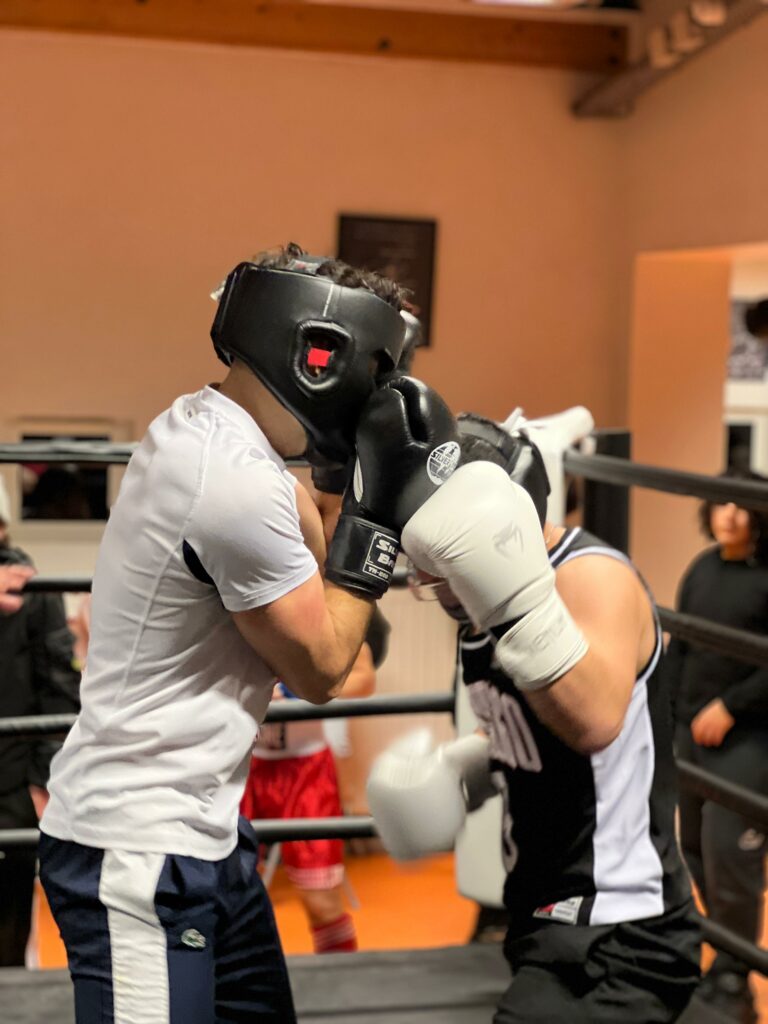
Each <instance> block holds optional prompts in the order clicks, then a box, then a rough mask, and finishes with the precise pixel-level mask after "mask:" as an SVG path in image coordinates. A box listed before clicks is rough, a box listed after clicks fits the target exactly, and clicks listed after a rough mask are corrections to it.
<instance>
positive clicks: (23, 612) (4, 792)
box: [0, 547, 80, 828]
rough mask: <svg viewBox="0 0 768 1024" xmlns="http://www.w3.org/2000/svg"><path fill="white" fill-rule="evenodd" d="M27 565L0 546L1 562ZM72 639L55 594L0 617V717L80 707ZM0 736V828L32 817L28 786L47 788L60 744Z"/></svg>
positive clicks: (30, 599)
mask: <svg viewBox="0 0 768 1024" xmlns="http://www.w3.org/2000/svg"><path fill="white" fill-rule="evenodd" d="M11 564H29V559H28V557H27V556H26V555H25V554H24V552H23V551H20V550H19V549H18V548H8V547H0V565H11ZM72 643H73V638H72V634H71V633H70V631H69V629H68V628H67V620H66V616H65V614H64V602H63V601H62V599H61V596H60V595H58V594H34V593H33V594H27V595H26V596H25V598H24V603H23V605H22V607H21V609H20V610H19V611H18V612H15V613H14V614H12V615H0V718H6V717H11V716H16V715H41V714H60V713H71V712H77V711H79V710H80V702H79V699H78V689H79V685H80V673H79V672H78V671H77V670H76V669H75V668H74V667H73V664H72V658H73V654H72ZM60 745H61V744H60V741H53V740H51V739H50V738H48V737H45V736H42V737H41V738H40V739H39V740H16V739H4V738H2V737H0V828H11V827H25V826H29V825H31V824H34V817H33V818H32V820H30V808H31V801H30V798H29V794H28V789H27V787H28V786H29V785H30V784H34V785H37V786H43V787H44V786H46V785H47V782H48V771H49V767H50V763H51V758H52V757H53V755H54V754H55V753H56V751H57V750H58V748H59V746H60Z"/></svg>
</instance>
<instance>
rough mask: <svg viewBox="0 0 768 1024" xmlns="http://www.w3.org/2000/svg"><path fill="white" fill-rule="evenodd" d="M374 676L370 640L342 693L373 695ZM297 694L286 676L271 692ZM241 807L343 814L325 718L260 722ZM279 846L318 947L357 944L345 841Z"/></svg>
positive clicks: (261, 814) (281, 814)
mask: <svg viewBox="0 0 768 1024" xmlns="http://www.w3.org/2000/svg"><path fill="white" fill-rule="evenodd" d="M377 661H378V659H377ZM375 684H376V673H375V667H374V657H373V653H372V648H371V645H369V644H368V643H364V644H363V646H362V648H361V650H360V654H359V655H358V658H357V661H356V662H355V664H354V667H353V668H352V671H351V672H350V674H349V676H348V678H347V681H346V683H345V684H344V689H343V691H342V694H341V696H342V698H345V697H367V696H369V695H370V694H371V693H373V690H374V687H375ZM291 697H292V694H291V693H290V691H289V690H287V689H286V688H285V687H284V686H283V684H282V683H278V684H277V685H276V686H275V690H274V693H273V700H286V699H291ZM240 810H241V813H242V814H244V815H245V816H246V817H247V818H249V819H250V820H254V819H258V818H332V817H337V816H339V815H341V814H342V808H341V800H340V797H339V784H338V778H337V775H336V765H335V762H334V759H333V753H332V751H331V748H330V747H329V745H328V742H327V739H326V737H325V733H324V730H323V723H322V721H321V720H315V721H307V722H291V723H287V722H275V723H271V724H268V725H264V726H262V729H261V732H260V734H259V738H258V739H257V741H256V745H255V747H254V751H253V759H252V761H251V770H250V774H249V777H248V782H247V784H246V787H245V794H244V796H243V801H242V803H241V806H240ZM280 852H281V860H282V863H283V866H284V868H285V871H286V874H287V875H288V878H289V879H290V881H291V882H292V884H293V885H294V886H295V888H296V890H297V892H298V894H299V896H300V898H301V902H302V904H303V906H304V910H305V912H306V915H307V920H308V922H309V926H310V929H311V931H312V942H313V946H314V950H315V952H316V953H341V952H353V951H354V950H356V949H357V933H356V931H355V924H354V921H353V919H352V916H351V915H350V914H349V913H348V911H347V910H346V906H345V902H344V895H343V891H342V884H343V881H344V844H343V843H342V841H341V840H340V839H302V840H297V841H295V842H289V843H283V844H282V847H281V851H280Z"/></svg>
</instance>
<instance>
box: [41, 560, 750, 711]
mask: <svg viewBox="0 0 768 1024" xmlns="http://www.w3.org/2000/svg"><path fill="white" fill-rule="evenodd" d="M405 577H406V573H405V570H404V569H396V570H395V574H394V576H393V578H392V586H393V587H404V586H407V584H406V579H405ZM24 589H25V591H27V592H28V593H52V594H78V593H89V592H90V590H91V580H90V579H89V578H88V577H86V576H36V577H35V578H34V579H31V580H30V581H29V582H28V583H27V585H26V587H25V588H24ZM659 618H660V619H661V625H662V627H663V628H664V629H665V630H667V632H668V633H670V634H671V635H672V636H676V637H679V638H680V639H681V640H687V641H688V642H689V643H692V644H696V645H697V646H699V647H705V648H707V650H710V651H715V652H716V653H717V654H724V655H726V656H727V657H729V658H736V659H738V660H739V661H747V662H749V663H750V664H752V665H761V666H765V665H768V637H765V636H761V635H760V634H759V633H750V632H748V631H747V630H743V629H733V628H732V627H731V626H722V625H720V624H719V623H716V622H710V621H709V620H708V619H702V618H699V617H698V616H696V615H683V614H681V613H680V612H676V611H673V610H672V609H671V608H664V607H659ZM336 703H338V702H336V701H334V706H335V705H336ZM371 714H375V712H371ZM338 717H342V716H341V715H339V716H338Z"/></svg>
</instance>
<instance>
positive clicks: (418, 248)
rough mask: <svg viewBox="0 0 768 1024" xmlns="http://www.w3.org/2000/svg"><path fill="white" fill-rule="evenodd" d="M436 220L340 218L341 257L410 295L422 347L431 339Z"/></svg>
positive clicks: (348, 214)
mask: <svg viewBox="0 0 768 1024" xmlns="http://www.w3.org/2000/svg"><path fill="white" fill-rule="evenodd" d="M436 238H437V221H434V220H413V219H411V218H406V217H401V218H393V217H368V216H363V215H360V214H352V213H342V214H340V215H339V237H338V246H337V251H338V255H339V258H340V259H342V260H344V261H345V262H346V263H350V264H352V266H355V267H363V268H364V269H365V270H375V271H377V272H378V273H380V274H384V275H385V276H386V277H391V278H392V279H393V280H395V281H397V282H398V284H401V285H403V286H404V287H405V288H408V289H409V290H410V292H411V296H410V299H409V303H410V306H411V312H412V313H413V314H414V316H417V317H418V318H419V320H420V321H421V326H422V342H421V344H422V345H429V344H430V343H431V338H432V286H433V277H434V269H435V241H436Z"/></svg>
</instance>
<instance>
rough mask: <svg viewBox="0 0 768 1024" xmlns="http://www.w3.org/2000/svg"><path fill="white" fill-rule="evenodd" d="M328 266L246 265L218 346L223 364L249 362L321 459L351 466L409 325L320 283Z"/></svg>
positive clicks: (379, 303) (235, 274) (224, 311)
mask: <svg viewBox="0 0 768 1024" xmlns="http://www.w3.org/2000/svg"><path fill="white" fill-rule="evenodd" d="M325 262H326V260H325V258H319V257H314V256H304V257H298V258H296V259H294V260H293V261H292V262H291V263H290V264H289V265H288V267H287V268H286V269H273V268H266V267H259V266H257V265H256V264H253V263H240V264H238V266H236V267H235V269H234V270H233V271H232V273H231V274H230V275H229V276H228V277H227V280H226V283H225V285H224V290H223V292H222V295H221V298H220V300H219V308H218V310H217V313H216V318H215V320H214V321H213V326H212V328H211V337H212V339H213V344H214V347H215V349H216V353H217V355H218V356H219V358H220V359H221V360H222V362H224V363H226V365H227V366H231V365H232V362H233V360H234V359H235V358H237V359H240V360H242V362H244V363H245V364H246V366H248V367H249V369H250V370H251V371H252V372H253V373H254V374H255V375H256V376H257V377H258V378H259V380H260V381H262V383H263V384H265V385H266V387H268V388H269V390H270V391H271V392H272V394H273V395H274V396H275V398H277V400H278V401H279V402H280V403H281V405H284V406H285V408H286V409H288V410H289V411H290V412H291V413H293V415H294V416H295V417H296V419H297V420H298V421H299V422H300V423H301V424H302V426H303V427H304V428H305V430H306V431H307V433H308V434H309V436H310V439H311V442H312V444H313V445H314V447H315V448H316V449H317V451H319V452H320V453H321V454H322V455H324V456H325V457H326V458H328V459H331V460H333V461H336V462H346V460H347V459H348V458H349V457H350V455H351V454H352V452H353V451H354V442H355V428H356V426H357V421H358V419H359V417H360V413H361V412H362V409H363V406H364V405H365V403H366V401H367V400H368V398H369V396H370V395H371V394H372V393H373V391H374V390H375V388H376V387H377V384H378V383H379V380H380V379H381V378H382V377H384V376H386V375H387V374H388V373H391V371H392V370H393V369H394V367H395V366H396V365H397V362H398V360H399V358H400V354H401V352H402V348H403V340H404V336H405V322H404V320H403V318H402V316H401V315H400V313H399V312H398V311H397V310H396V309H395V308H394V307H393V306H390V305H389V304H388V303H387V302H385V301H384V300H383V299H380V298H379V297H378V295H374V294H373V292H371V291H368V289H366V288H362V287H361V288H349V287H347V286H345V285H340V284H336V282H335V281H333V280H332V279H331V278H330V277H325V276H323V275H320V274H317V269H318V267H320V266H321V265H322V264H323V263H325Z"/></svg>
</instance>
